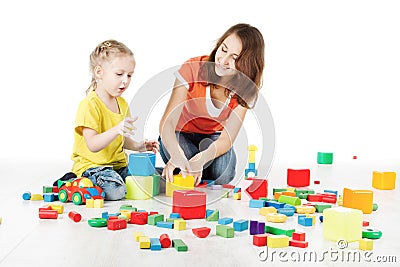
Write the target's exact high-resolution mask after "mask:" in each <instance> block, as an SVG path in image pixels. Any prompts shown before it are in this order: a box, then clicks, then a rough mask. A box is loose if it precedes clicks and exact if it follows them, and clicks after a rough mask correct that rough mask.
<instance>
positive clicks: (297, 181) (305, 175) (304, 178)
mask: <svg viewBox="0 0 400 267" xmlns="http://www.w3.org/2000/svg"><path fill="white" fill-rule="evenodd" d="M287 184H288V186H293V187H304V186H309V185H310V169H298V170H295V169H287Z"/></svg>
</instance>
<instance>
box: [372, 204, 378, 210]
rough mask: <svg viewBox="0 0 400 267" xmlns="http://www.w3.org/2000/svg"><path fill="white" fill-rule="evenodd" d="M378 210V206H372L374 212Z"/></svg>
mask: <svg viewBox="0 0 400 267" xmlns="http://www.w3.org/2000/svg"><path fill="white" fill-rule="evenodd" d="M377 209H378V204H376V203H373V204H372V210H373V211H376V210H377Z"/></svg>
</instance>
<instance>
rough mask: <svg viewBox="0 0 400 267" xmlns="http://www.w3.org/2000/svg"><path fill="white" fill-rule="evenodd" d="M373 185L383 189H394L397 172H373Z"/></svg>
mask: <svg viewBox="0 0 400 267" xmlns="http://www.w3.org/2000/svg"><path fill="white" fill-rule="evenodd" d="M372 187H373V188H376V189H381V190H392V189H395V187H396V172H378V171H373V172H372Z"/></svg>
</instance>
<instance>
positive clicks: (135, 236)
mask: <svg viewBox="0 0 400 267" xmlns="http://www.w3.org/2000/svg"><path fill="white" fill-rule="evenodd" d="M141 236H145V235H144V233H143V232H133V239H135V241H136V242H139V238H140V237H141Z"/></svg>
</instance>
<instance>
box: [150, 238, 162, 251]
mask: <svg viewBox="0 0 400 267" xmlns="http://www.w3.org/2000/svg"><path fill="white" fill-rule="evenodd" d="M150 250H152V251H153V250H154V251H159V250H161V243H160V239H158V238H150Z"/></svg>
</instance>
